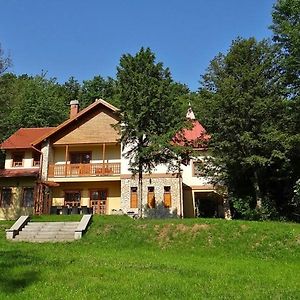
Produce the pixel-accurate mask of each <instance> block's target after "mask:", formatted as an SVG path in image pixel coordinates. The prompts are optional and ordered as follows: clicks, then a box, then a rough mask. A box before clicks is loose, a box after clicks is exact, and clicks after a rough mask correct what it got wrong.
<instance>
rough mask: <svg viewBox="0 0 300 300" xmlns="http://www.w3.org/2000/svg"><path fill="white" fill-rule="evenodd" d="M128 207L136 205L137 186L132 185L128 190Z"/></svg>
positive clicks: (135, 206)
mask: <svg viewBox="0 0 300 300" xmlns="http://www.w3.org/2000/svg"><path fill="white" fill-rule="evenodd" d="M130 207H131V208H137V207H138V195H137V187H132V188H131V190H130Z"/></svg>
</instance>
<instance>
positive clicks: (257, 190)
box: [253, 171, 262, 209]
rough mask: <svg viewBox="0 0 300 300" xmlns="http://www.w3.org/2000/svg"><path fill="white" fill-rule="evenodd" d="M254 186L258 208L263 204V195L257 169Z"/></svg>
mask: <svg viewBox="0 0 300 300" xmlns="http://www.w3.org/2000/svg"><path fill="white" fill-rule="evenodd" d="M253 187H254V192H255V200H256V208H257V209H260V208H261V205H262V195H261V190H260V187H259V183H258V175H257V172H256V171H254V179H253Z"/></svg>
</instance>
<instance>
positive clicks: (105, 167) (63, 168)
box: [48, 163, 121, 177]
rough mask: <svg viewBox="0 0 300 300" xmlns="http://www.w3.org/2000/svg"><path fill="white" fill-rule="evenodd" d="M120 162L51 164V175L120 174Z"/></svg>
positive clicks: (86, 175)
mask: <svg viewBox="0 0 300 300" xmlns="http://www.w3.org/2000/svg"><path fill="white" fill-rule="evenodd" d="M120 167H121V164H120V163H91V164H63V165H53V164H51V165H49V175H48V176H49V177H89V176H113V175H120Z"/></svg>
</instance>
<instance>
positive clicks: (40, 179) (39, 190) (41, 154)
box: [31, 144, 43, 214]
mask: <svg viewBox="0 0 300 300" xmlns="http://www.w3.org/2000/svg"><path fill="white" fill-rule="evenodd" d="M31 148H32V149H34V150H35V151H37V152H39V153H40V166H39V174H38V202H39V209H38V214H41V207H40V206H41V203H40V202H41V201H40V200H41V199H40V198H41V188H40V184H41V181H42V168H43V166H42V164H43V152H42V151H41V150H39V149H37V148H36V147H34V146H33V144H31ZM35 213H36V209H35Z"/></svg>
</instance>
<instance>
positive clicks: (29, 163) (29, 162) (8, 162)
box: [4, 150, 37, 169]
mask: <svg viewBox="0 0 300 300" xmlns="http://www.w3.org/2000/svg"><path fill="white" fill-rule="evenodd" d="M32 156H33V153H32V151H31V150H27V151H25V156H24V158H23V166H22V167H13V165H12V164H13V160H12V151H9V150H8V151H6V158H5V165H4V168H5V169H16V168H18V169H22V168H32V167H33V158H32ZM35 168H37V167H35Z"/></svg>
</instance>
